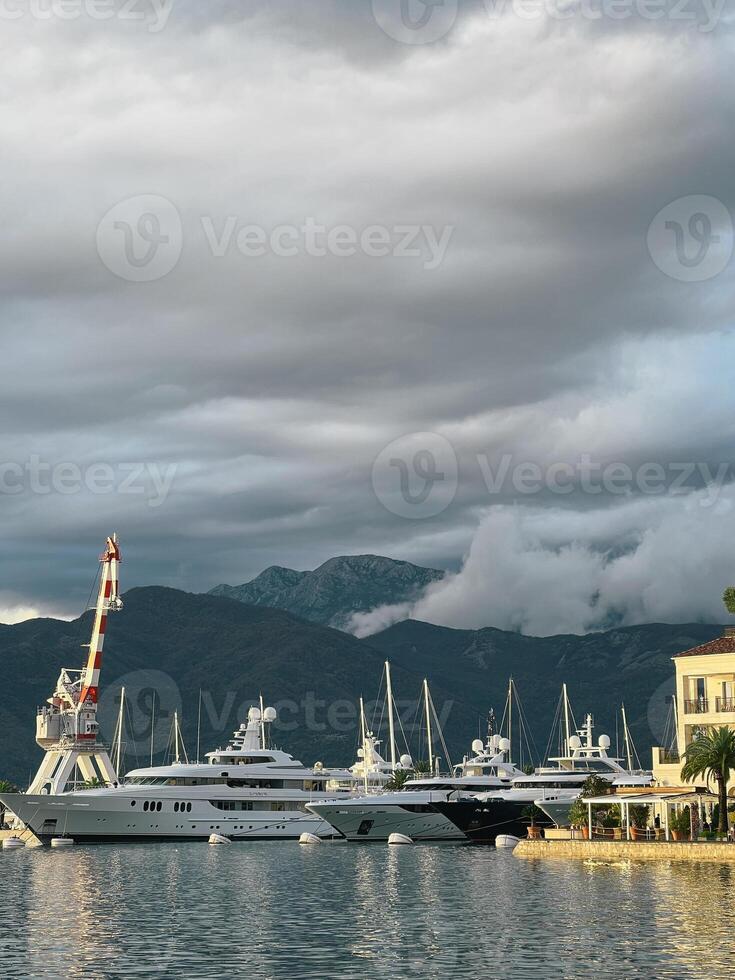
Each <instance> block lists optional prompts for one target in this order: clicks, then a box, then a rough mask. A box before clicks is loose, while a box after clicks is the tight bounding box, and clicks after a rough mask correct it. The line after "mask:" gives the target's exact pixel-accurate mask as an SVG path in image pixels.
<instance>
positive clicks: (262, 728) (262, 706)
mask: <svg viewBox="0 0 735 980" xmlns="http://www.w3.org/2000/svg"><path fill="white" fill-rule="evenodd" d="M264 712H265V704H264V703H263V695H262V694H261V695H260V747H261V749H264V748H265V747H266V744H265V715H264Z"/></svg>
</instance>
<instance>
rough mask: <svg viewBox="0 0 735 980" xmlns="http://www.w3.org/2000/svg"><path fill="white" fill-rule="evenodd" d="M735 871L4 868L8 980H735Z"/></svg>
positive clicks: (460, 864)
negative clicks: (249, 979) (483, 979)
mask: <svg viewBox="0 0 735 980" xmlns="http://www.w3.org/2000/svg"><path fill="white" fill-rule="evenodd" d="M734 871H735V869H731V868H730V867H720V866H717V865H685V864H676V863H671V864H634V863H633V864H619V865H616V864H605V863H595V864H587V865H586V864H584V863H582V862H576V861H568V862H567V861H553V862H541V861H521V860H518V859H515V858H513V856H512V855H511V854H509V853H507V852H502V851H501V852H496V851H494V850H492V849H489V848H482V847H471V846H467V847H465V846H461V845H459V846H457V845H436V846H430V845H427V846H414V847H399V848H388V847H386V846H383V845H365V846H359V845H348V844H333V845H332V844H323V845H320V846H317V847H299V846H298V845H297V844H295V843H294V844H291V843H270V844H269V843H265V842H262V843H250V844H247V845H245V844H243V845H233V846H232V847H227V848H209V847H206V846H205V845H201V844H192V845H166V844H160V845H140V846H131V847H119V848H118V847H96V848H95V847H92V848H83V847H75V848H73V849H70V850H64V851H47V850H33V851H23V852H6V853H3V854H1V855H0V883H1V886H0V887H1V888H2V913H1V914H0V975H2V976H9V977H15V976H24V977H31V978H39V980H46V978H51V977H53V978H57V977H68V978H71V980H89V978H107V977H110V978H117V977H132V978H149V977H151V978H152V977H186V978H189V977H201V978H217V980H219V978H227V980H231V978H234V977H244V976H253V977H259V978H260V977H268V978H270V977H273V978H281V977H284V978H286V977H288V978H289V980H290V978H293V977H308V978H310V977H314V978H316V977H318V978H320V980H322V978H330V977H345V978H348V980H349V978H358V977H359V978H361V980H367V978H373V977H374V978H382V977H391V978H395V977H397V978H403V977H413V976H416V977H419V976H421V977H429V978H433V977H437V978H438V977H442V978H445V977H447V976H451V977H452V978H464V977H473V978H474V977H477V976H486V975H488V974H490V975H493V976H507V977H516V976H529V975H535V976H539V977H543V978H546V977H562V978H565V977H570V978H579V977H586V976H595V977H597V978H600V977H601V978H607V977H616V978H617V977H647V978H649V977H657V978H677V980H679V978H686V977H693V978H694V977H697V978H700V977H702V976H707V977H710V978H719V977H729V976H730V975H731V974H732V970H731V963H732V961H733V957H734V956H735V938H734V937H735V928H734V927H735V901H734V900H733V885H734V884H735V881H734V878H735V874H734Z"/></svg>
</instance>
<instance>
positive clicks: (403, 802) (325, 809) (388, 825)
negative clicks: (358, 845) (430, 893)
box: [307, 735, 522, 841]
mask: <svg viewBox="0 0 735 980" xmlns="http://www.w3.org/2000/svg"><path fill="white" fill-rule="evenodd" d="M472 749H473V753H474V754H473V755H472V757H471V758H465V760H464V761H463V762H462V763H460V764H459V765H457V766H455V767H454V770H453V773H452V775H451V776H430V777H427V778H419V779H410V780H408V781H407V782H406V783H405V785H404V786H403V787H402V788H401V789H400V790H396V791H395V792H388V793H382V794H380V795H377V796H376V795H373V796H360V797H357V798H356V799H333V800H328V801H319V802H316V801H314V802H312V803H309V804H308V806H307V809H308V810H309V811H310V812H311V813H313V814H315V815H316V816H317V817H320V818H321V819H323V820H325V821H327V822H328V823H329V824H331V826H332V827H333V828H334V829H335V830H336V831H337V832H338V833H339V834H341V835H342V836H343V837H346V838H347V839H348V840H352V841H385V840H387V839H388V837H389V836H390V835H391V834H393V833H401V834H406V835H407V836H408V837H410V838H411V839H412V840H464V839H465V835H464V833H463V832H462V831H461V830H459V829H458V828H457V827H456V826H454V824H453V823H452V822H451V821H450V820H448V819H447V818H446V817H445V816H444V815H443V814H442V813H440V812H438V811H437V810H436V809H435V806H434V804H436V803H446V802H447V800H449V799H451V798H452V797H456V796H459V795H467V794H476V793H481V792H483V791H485V792H486V791H488V790H489V789H493V790H501V789H503V788H507V787H508V786H509V785H510V784H511V780H512V779H513V778H514V777H515V776H520V775H522V773H521V771H520V770H519V769H517V768H516V767H515V766H514V765H513V764H512V763H511V762H509V761H507V759H506V755H507V753H508V751H509V749H510V742H509V741H508V739H504V738H500V736H499V735H493V736H492V737H491V738H489V739H488V742H487V744H483V742H482V740H481V739H475V741H474V742H473V743H472ZM401 761H402V763H404V765H406V766H407V765H408V764H410V759H407V760H403V759H402V760H401Z"/></svg>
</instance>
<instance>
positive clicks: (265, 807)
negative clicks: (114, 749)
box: [0, 707, 390, 842]
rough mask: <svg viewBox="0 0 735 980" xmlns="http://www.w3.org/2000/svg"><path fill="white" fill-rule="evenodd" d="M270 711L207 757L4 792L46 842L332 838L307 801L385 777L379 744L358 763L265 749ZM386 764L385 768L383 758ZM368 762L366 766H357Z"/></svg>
mask: <svg viewBox="0 0 735 980" xmlns="http://www.w3.org/2000/svg"><path fill="white" fill-rule="evenodd" d="M274 718H275V711H274V710H273V709H272V708H266V709H265V716H264V719H263V718H261V712H260V710H259V709H258V708H256V707H253V708H251V709H250V710H249V713H248V720H247V723H246V724H243V725H241V726H240V728H239V729H238V731H237V732H235V734H234V738H233V739H232V741H231V742H230V744H229V745H228V746H227V748H225V749H217V750H216V751H213V752H209V753H207V755H206V756H205V758H206V760H207V761H206V762H204V763H194V764H188V763H173V764H171V765H168V766H153V767H151V768H145V769H135V770H133V771H131V772H130V773H128V775H127V777H126V778H125V779H124V780H123V781H121V782H120V783H119V784H117V785H112V786H109V787H104V788H100V789H81V790H76V791H72V792H67V793H60V794H44V793H39V794H19V795H3V796H2V797H0V799H2V802H3V803H4V804H5V805H6V806H7V807H8V809H9V810H10V811H11V812H12V813H14V814H15V815H16V816H17V817H19V818H20V820H21V821H22V822H23V823H24V824H26V825H27V826H28V827H30V828H31V829H32V830H33V832H34V833H35V834H36V835H37V836H38V837H39V838H41V839H42V840H45V839H49V838H51V837H57V836H68V837H71V838H73V839H74V840H75V841H99V842H102V841H121V840H144V839H150V838H156V839H162V838H165V839H174V840H195V839H202V838H204V839H205V840H206V839H207V838H208V837H209V836H210V835H211V834H213V833H218V834H222V835H224V836H227V837H229V838H230V839H231V840H233V841H239V840H253V839H263V838H298V837H299V836H300V835H301V834H303V833H311V834H316V835H317V836H318V837H330V836H335V831H334V829H333V828H332V826H331V825H330V824H329V823H328V822H327V821H325V820H323V819H322V818H321V817H319V816H317V815H315V814H314V813H312V812H309V811H308V810H307V808H306V807H307V804H309V803H315V802H317V801H320V800H325V799H330V800H332V799H335V797H337V798H341V797H345V798H349V796H350V795H351V794H354V792H355V788H356V785H358V781H359V784H362V783H363V780H365V779H367V780H368V781H369V782H370V783H372V782H373V781H375V780H377V784H378V785H380V784H384V783H385V781H386V780H387V779H388V778H389V776H390V774H389V773H386V772H385V769H384V767H385V763H384V762H383V760H382V759H380V756H379V755H378V754H377V752H375V753H374V756H373V757H371V759H370V760H368V764H367V765H366V763H365V761H364V760H362V759H361V762H360V764H358V766H357V767H356V768H358V769H359V771H358V772H355V773H353V772H351V771H350V770H349V769H326V768H324V767H323V766H322V765H321V764H320V763H316V764H315V765H314V766H313V767H311V768H309V767H306V766H304V765H303V764H302V763H301V762H299V761H298V760H296V759H294V758H293V756H291V755H289V754H288V753H287V752H283V751H281V750H279V749H270V748H265V747H264V745H263V732H264V731H265V724H264V721H266V722H272V721H273V720H274ZM380 763H382V768H381V766H380ZM363 770H366V771H363Z"/></svg>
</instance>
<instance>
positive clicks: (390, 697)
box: [385, 660, 396, 769]
mask: <svg viewBox="0 0 735 980" xmlns="http://www.w3.org/2000/svg"><path fill="white" fill-rule="evenodd" d="M385 683H386V687H387V690H388V734H389V736H390V764H391V768H392V769H395V768H396V732H395V725H394V721H393V685H392V683H391V679H390V662H389V661H388V660H386V662H385Z"/></svg>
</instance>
